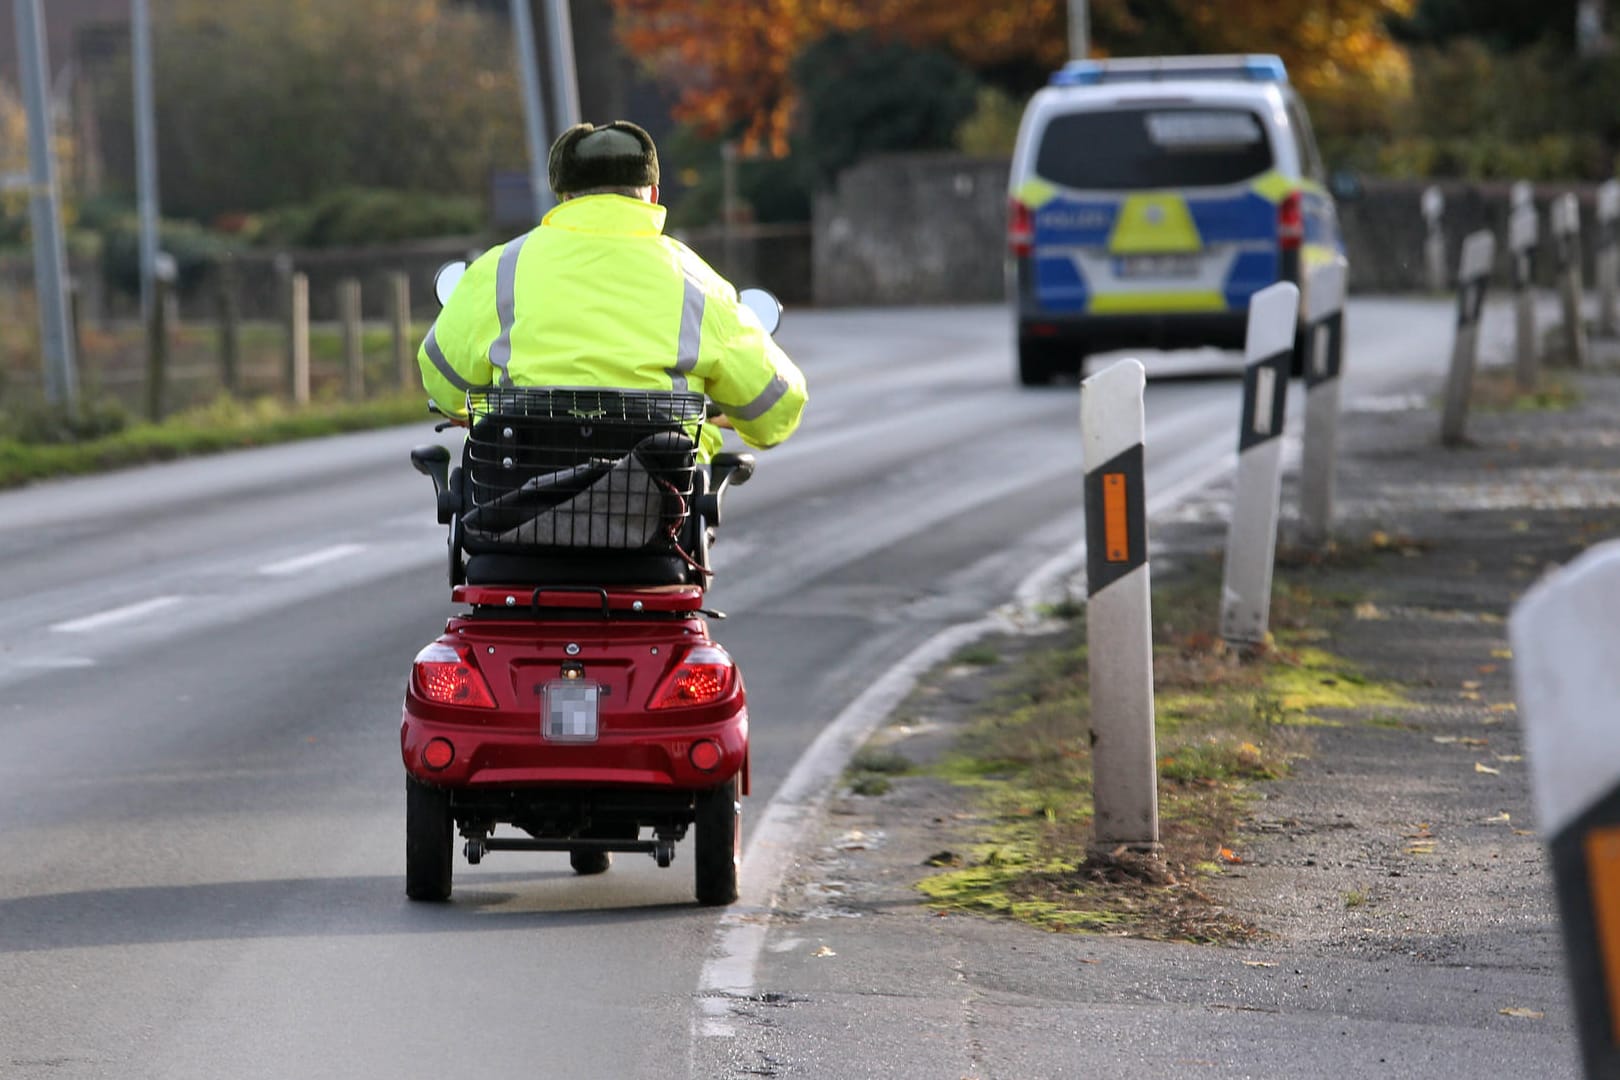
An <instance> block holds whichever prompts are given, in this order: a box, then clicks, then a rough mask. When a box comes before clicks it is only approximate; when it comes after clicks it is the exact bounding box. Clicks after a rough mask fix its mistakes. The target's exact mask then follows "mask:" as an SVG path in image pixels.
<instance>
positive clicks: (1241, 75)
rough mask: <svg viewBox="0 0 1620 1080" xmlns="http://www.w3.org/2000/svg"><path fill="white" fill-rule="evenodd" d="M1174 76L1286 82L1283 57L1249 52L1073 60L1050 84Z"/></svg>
mask: <svg viewBox="0 0 1620 1080" xmlns="http://www.w3.org/2000/svg"><path fill="white" fill-rule="evenodd" d="M1171 79H1236V80H1240V81H1243V82H1270V83H1286V82H1287V81H1288V69H1287V68H1286V67H1284V66H1283V62H1282V58H1281V57H1279V56H1272V55H1267V54H1263V53H1253V54H1250V55H1248V56H1144V57H1132V58H1128V59H1122V60H1070V61H1069V62H1068V63H1067V64H1065V65H1063V67H1062V68H1060V69H1059V70H1058V71H1056V72H1054V73H1053V75H1052V78H1051V79H1050V80H1049V82H1048V83H1047V85H1049V86H1101V85H1103V84H1104V83H1130V82H1166V81H1169V80H1171Z"/></svg>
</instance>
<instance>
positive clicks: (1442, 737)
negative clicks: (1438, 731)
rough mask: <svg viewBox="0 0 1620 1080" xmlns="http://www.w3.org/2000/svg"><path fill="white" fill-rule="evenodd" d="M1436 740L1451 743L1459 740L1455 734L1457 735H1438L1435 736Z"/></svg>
mask: <svg viewBox="0 0 1620 1080" xmlns="http://www.w3.org/2000/svg"><path fill="white" fill-rule="evenodd" d="M1434 741H1435V742H1437V743H1443V744H1450V743H1454V742H1456V741H1457V736H1455V735H1436V736H1435V737H1434Z"/></svg>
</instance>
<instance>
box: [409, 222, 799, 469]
mask: <svg viewBox="0 0 1620 1080" xmlns="http://www.w3.org/2000/svg"><path fill="white" fill-rule="evenodd" d="M664 213H665V211H664V208H663V207H662V206H658V205H656V204H653V203H648V202H643V201H641V200H639V199H633V198H629V197H627V196H623V195H586V196H582V197H580V198H575V199H570V200H568V201H566V202H563V203H560V204H559V205H558V206H557V207H556V208H555V209H553V210H552V211H551V212H550V213H549V214H547V215H546V216H545V219H544V220H543V221H541V223H540V226H539V228H537V229H534V230H532V231H530V232H528V233H525V234H524V235H522V236H519V237H517V238H516V239H514V240H511V241H508V242H507V243H505V244H502V245H501V246H499V247H496V248H493V249H491V250H490V251H487V252H485V253H484V254H483V255H481V256H480V257H479V258H478V259H477V260H476V261H475V262H474V263H473V264H472V265H471V266H470V267H468V268H467V273H466V275H465V276H464V277H462V279H461V282H460V284H458V285H457V286H456V290H455V292H454V293H452V294H451V297H450V302H449V303H448V304H446V305H445V307H444V310H443V311H441V312H440V313H439V318H438V320H437V321H436V322H435V323H434V324H433V326H432V327H431V328H430V329H429V330H428V333H427V337H426V339H425V340H424V341H423V342H422V348H421V349H420V351H419V352H418V355H417V362H418V364H420V366H421V368H422V385H423V386H424V387H425V388H426V390H427V392H428V396H429V397H431V398H432V399H433V400H434V401H436V402H437V403H438V404H439V406H440V408H442V409H444V410H445V411H446V412H450V413H455V414H457V415H460V414H461V413H463V412H464V411H465V408H464V404H463V402H464V398H465V395H466V392H467V391H468V390H471V389H477V388H479V387H484V386H603V387H623V388H626V389H635V390H685V391H693V392H697V393H703V394H707V395H708V396H709V397H710V398H711V399H712V400H713V401H714V402H715V403H716V404H717V405H719V406H720V408H721V409H722V410H724V412H725V413H726V415H727V416H728V417H730V418H731V422H732V425H733V426H734V427H735V428H736V429H737V433H738V434H739V435H741V436H742V439H743V441H744V442H746V443H748V444H749V445H750V446H754V447H760V448H764V447H769V446H774V445H776V444H777V443H779V442H781V441H782V440H783V439H785V438H787V437H788V436H789V435H791V434H792V433H793V431H794V429H795V428H797V427H798V426H799V417H800V415H801V414H802V413H803V411H804V404H805V400H806V392H805V385H804V375H803V373H801V372H800V371H799V369H798V367H796V366H795V365H794V363H793V361H792V360H790V359H788V357H787V354H786V353H784V352H783V351H782V350H781V349H779V348H778V347H777V346H776V343H775V342H774V341H772V340H771V337H770V335H769V334H767V333H765V331H764V329H763V328H761V327H760V325H759V321H758V320H757V319H756V318H755V317H754V315H753V314H752V313H751V312H749V311H748V310H747V309H746V308H744V307H742V306H741V305H740V304H738V302H737V290H736V289H735V288H733V287H732V286H731V284H730V283H729V282H727V281H726V280H725V279H724V278H722V277H721V276H720V275H719V274H717V273H715V272H714V270H713V269H711V268H710V267H709V265H708V264H707V263H705V262H704V261H703V260H702V259H700V258H698V257H697V255H695V254H693V253H692V251H691V250H690V249H689V248H687V247H686V245H684V244H682V243H681V242H680V241H678V240H675V239H673V238H671V237H667V236H665V235H663V228H664ZM703 443H704V445H703V457H704V458H705V459H707V458H708V457H709V455H710V454H712V453H713V451H714V450H715V449H717V448H718V447H719V445H720V433H719V432H718V431H717V430H715V429H714V427H713V425H706V426H705V427H704V440H703Z"/></svg>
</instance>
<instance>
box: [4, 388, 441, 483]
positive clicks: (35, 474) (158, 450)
mask: <svg viewBox="0 0 1620 1080" xmlns="http://www.w3.org/2000/svg"><path fill="white" fill-rule="evenodd" d="M426 419H428V415H427V412H426V409H425V406H424V404H423V399H422V395H421V394H420V393H401V394H398V395H395V396H390V397H386V398H376V399H373V400H371V401H365V402H355V403H346V402H326V403H319V404H315V405H312V406H310V407H308V408H304V409H296V410H295V409H292V408H290V407H288V406H286V405H283V404H282V403H280V402H279V401H276V400H275V399H273V398H261V399H258V400H256V401H249V402H244V401H237V400H235V399H232V398H220V399H218V400H216V401H215V402H213V403H212V404H209V405H206V406H202V407H200V408H196V409H191V410H188V411H186V412H183V413H179V414H176V415H175V416H172V417H170V418H169V419H167V420H165V421H164V422H163V423H161V424H147V423H141V424H134V425H132V426H130V427H128V428H125V429H124V430H121V431H116V432H112V433H109V434H104V435H100V436H97V437H94V438H89V439H84V440H83V441H79V442H24V441H22V440H18V439H14V438H6V437H4V436H3V435H0V488H9V487H17V486H19V485H22V484H27V483H30V482H32V481H35V480H44V479H48V478H50V477H57V476H71V475H78V474H84V473H93V472H104V471H107V470H109V469H117V468H125V467H128V466H132V465H141V464H146V463H149V462H154V461H168V460H172V459H174V458H180V457H188V456H192V455H197V454H209V453H218V452H221V451H224V450H239V449H243V448H245V447H251V446H267V445H270V444H272V443H281V442H291V441H293V440H296V439H309V438H315V437H318V436H323V435H337V434H341V433H343V432H348V431H365V430H370V429H373V428H380V427H391V426H393V425H396V424H405V423H409V422H411V421H413V420H417V421H425V420H426Z"/></svg>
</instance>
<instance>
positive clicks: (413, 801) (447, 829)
mask: <svg viewBox="0 0 1620 1080" xmlns="http://www.w3.org/2000/svg"><path fill="white" fill-rule="evenodd" d="M455 840H456V824H455V821H454V819H453V818H452V816H451V813H450V793H449V792H448V791H445V790H444V789H443V788H436V787H429V786H428V785H427V784H423V783H420V782H418V781H417V779H416V778H415V777H413V776H410V775H408V774H407V775H406V777H405V895H406V896H408V897H410V898H411V899H412V900H434V901H443V900H448V899H450V873H451V866H452V864H453V860H454V858H455Z"/></svg>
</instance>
